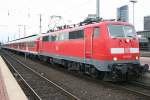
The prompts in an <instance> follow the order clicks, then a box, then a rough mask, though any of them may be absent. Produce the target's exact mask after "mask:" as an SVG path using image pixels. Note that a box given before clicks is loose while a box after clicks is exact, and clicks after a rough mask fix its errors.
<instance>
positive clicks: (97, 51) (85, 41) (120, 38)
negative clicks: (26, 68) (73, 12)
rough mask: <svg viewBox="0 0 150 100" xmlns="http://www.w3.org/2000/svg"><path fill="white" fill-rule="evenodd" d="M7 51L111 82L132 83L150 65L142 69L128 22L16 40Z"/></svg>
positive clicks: (79, 27)
mask: <svg viewBox="0 0 150 100" xmlns="http://www.w3.org/2000/svg"><path fill="white" fill-rule="evenodd" d="M3 48H5V49H11V50H15V51H17V52H23V53H24V52H26V53H28V54H29V55H32V56H37V57H39V58H40V59H42V60H46V61H48V62H53V63H59V64H62V65H64V66H65V67H67V68H68V70H76V71H80V72H84V73H87V74H90V75H91V76H94V77H99V78H104V79H107V80H108V79H109V80H110V79H111V80H121V81H122V80H129V79H131V78H132V79H133V78H137V77H139V76H141V75H142V74H143V73H144V72H146V71H147V70H148V65H144V66H142V65H140V62H139V56H140V53H139V41H138V38H137V34H136V32H135V30H134V27H133V26H132V25H131V24H129V23H126V22H115V21H102V22H99V23H93V24H88V25H84V26H78V27H72V28H65V29H61V30H56V31H54V32H49V33H47V34H41V35H32V36H29V37H25V38H22V39H18V40H14V41H11V42H8V43H7V44H5V45H4V46H3Z"/></svg>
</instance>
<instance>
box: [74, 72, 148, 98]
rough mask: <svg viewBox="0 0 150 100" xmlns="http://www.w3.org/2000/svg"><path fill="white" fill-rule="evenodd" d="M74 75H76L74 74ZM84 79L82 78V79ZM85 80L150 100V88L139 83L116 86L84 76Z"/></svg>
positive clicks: (116, 84)
mask: <svg viewBox="0 0 150 100" xmlns="http://www.w3.org/2000/svg"><path fill="white" fill-rule="evenodd" d="M75 75H76V74H75ZM82 78H84V77H82ZM85 79H87V80H88V81H89V80H90V81H93V82H96V83H98V84H105V85H108V86H112V87H115V88H118V89H122V90H126V91H127V92H130V93H133V94H135V95H141V96H144V97H146V98H149V99H150V88H148V87H146V86H145V85H144V84H143V85H142V84H140V83H137V82H136V83H135V82H134V83H133V82H132V83H131V82H130V83H129V82H128V83H121V84H118V83H115V84H114V83H110V82H104V81H100V80H97V79H91V78H89V77H88V78H87V77H86V76H85Z"/></svg>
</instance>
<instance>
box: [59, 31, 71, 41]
mask: <svg viewBox="0 0 150 100" xmlns="http://www.w3.org/2000/svg"><path fill="white" fill-rule="evenodd" d="M68 37H69V35H68V33H60V35H59V40H60V41H62V40H68Z"/></svg>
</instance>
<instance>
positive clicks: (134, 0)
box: [130, 0, 137, 25]
mask: <svg viewBox="0 0 150 100" xmlns="http://www.w3.org/2000/svg"><path fill="white" fill-rule="evenodd" d="M130 2H131V3H133V25H134V4H135V3H137V0H130Z"/></svg>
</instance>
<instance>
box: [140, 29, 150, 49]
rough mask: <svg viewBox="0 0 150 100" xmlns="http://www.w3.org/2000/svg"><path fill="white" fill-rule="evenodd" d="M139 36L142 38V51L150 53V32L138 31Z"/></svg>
mask: <svg viewBox="0 0 150 100" xmlns="http://www.w3.org/2000/svg"><path fill="white" fill-rule="evenodd" d="M137 34H138V35H139V36H141V38H139V39H140V49H141V50H148V51H150V31H138V32H137Z"/></svg>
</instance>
